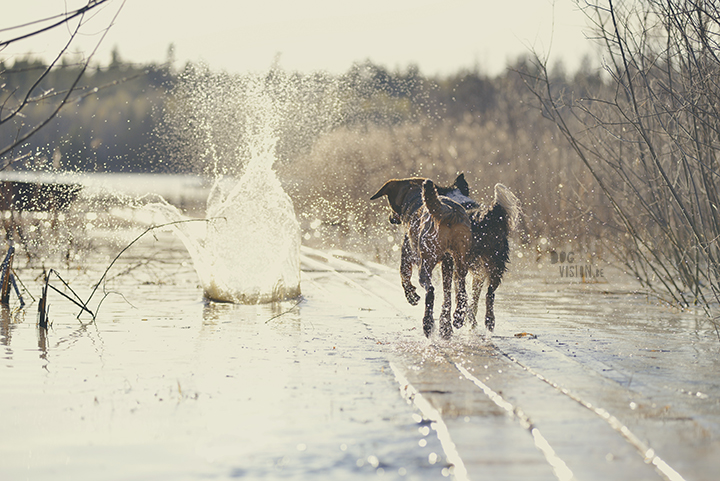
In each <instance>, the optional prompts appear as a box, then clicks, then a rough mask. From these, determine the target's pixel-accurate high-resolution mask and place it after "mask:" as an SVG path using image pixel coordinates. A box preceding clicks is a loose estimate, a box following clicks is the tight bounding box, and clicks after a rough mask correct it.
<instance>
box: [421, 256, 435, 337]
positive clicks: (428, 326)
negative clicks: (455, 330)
mask: <svg viewBox="0 0 720 481" xmlns="http://www.w3.org/2000/svg"><path fill="white" fill-rule="evenodd" d="M434 265H435V264H431V263H430V262H428V261H427V260H426V259H423V260H422V262H421V263H420V285H421V286H422V287H423V289H425V315H424V316H423V331H424V332H425V337H430V334H431V333H432V329H433V325H434V324H435V321H434V320H433V305H434V304H435V289H434V288H433V285H432V270H433V266H434Z"/></svg>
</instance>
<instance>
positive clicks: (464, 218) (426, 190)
mask: <svg viewBox="0 0 720 481" xmlns="http://www.w3.org/2000/svg"><path fill="white" fill-rule="evenodd" d="M422 199H423V204H425V207H426V208H427V210H428V212H429V213H430V216H431V217H432V218H433V219H434V220H435V222H438V223H442V224H448V225H453V224H463V223H464V224H468V225H469V223H470V219H469V217H468V215H467V213H466V212H465V209H464V208H463V207H462V206H461V205H460V204H458V203H457V202H455V201H454V200H452V199H449V198H443V200H440V196H439V195H438V193H437V189H436V188H435V184H434V183H433V181H432V180H430V179H427V180H426V181H425V182H423V188H422Z"/></svg>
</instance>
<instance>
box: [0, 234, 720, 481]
mask: <svg viewBox="0 0 720 481" xmlns="http://www.w3.org/2000/svg"><path fill="white" fill-rule="evenodd" d="M157 237H158V239H159V240H158V241H155V240H153V239H148V241H147V242H143V243H142V245H139V246H138V247H137V249H133V250H131V251H129V252H128V254H127V255H126V256H124V257H123V258H122V262H121V263H119V264H118V265H117V266H116V268H115V269H116V273H117V274H122V275H116V276H111V277H112V279H111V281H110V282H109V283H108V285H107V288H106V292H107V294H108V295H107V297H106V298H105V299H104V301H103V303H102V305H101V306H100V309H99V315H98V318H97V321H96V322H94V323H89V322H87V319H85V320H84V322H80V321H78V320H77V319H76V316H77V308H76V307H75V306H73V305H72V304H70V303H68V302H67V301H64V300H63V299H62V298H60V297H59V296H56V297H52V296H51V298H50V318H51V320H52V322H53V324H52V326H51V328H50V329H49V330H48V331H47V333H45V332H44V331H42V330H39V329H38V328H37V327H36V324H35V323H36V318H35V309H36V307H35V306H36V304H32V305H31V306H30V308H28V309H26V310H24V311H17V310H14V311H8V310H5V311H3V312H2V319H1V324H0V327H1V329H0V343H1V352H2V359H1V361H0V412H2V413H3V423H2V431H1V432H2V436H1V437H0V478H2V479H48V478H53V479H153V480H155V479H172V480H177V479H192V480H195V479H234V478H248V479H257V478H263V479H280V478H282V479H350V478H362V479H366V478H369V477H375V476H382V477H384V478H390V479H438V478H443V477H455V478H457V479H498V480H499V479H503V480H504V479H523V480H526V479H533V480H536V479H539V480H543V479H549V480H550V479H563V480H565V479H578V480H607V479H627V480H644V479H648V480H651V479H660V480H662V479H672V480H675V479H687V480H711V479H716V477H717V472H718V470H719V469H720V441H718V436H719V435H720V422H719V421H720V381H718V378H717V372H718V367H719V366H718V361H719V360H720V354H719V351H720V343H719V342H718V339H717V337H716V336H715V333H714V331H711V330H710V329H708V328H709V326H708V325H705V324H703V323H702V317H697V318H695V317H694V316H693V315H692V314H688V313H678V312H675V311H672V310H666V309H662V308H660V307H658V306H655V305H652V304H651V303H648V302H647V300H646V299H645V298H642V297H635V296H633V295H631V294H628V292H627V289H626V286H624V285H616V284H613V280H612V279H610V280H608V281H607V282H606V283H603V284H589V285H585V284H570V283H568V282H566V281H565V280H560V279H558V278H557V277H556V276H555V274H556V273H555V271H552V272H550V271H549V270H548V271H544V272H532V273H528V272H518V271H517V270H516V268H515V267H513V269H512V272H511V275H509V276H508V277H507V278H506V282H505V283H504V284H503V286H502V287H501V288H500V290H499V291H498V295H497V304H496V313H497V316H498V323H497V330H496V332H495V334H494V335H493V336H492V338H486V337H485V336H484V333H483V332H481V331H472V330H470V329H469V328H467V327H465V328H463V329H461V330H459V331H458V332H457V333H456V335H455V336H454V338H453V339H452V340H450V341H442V340H440V339H439V338H433V339H431V340H429V341H428V340H426V339H425V338H424V336H423V334H422V329H421V327H420V326H421V324H420V317H421V310H422V307H418V306H416V307H413V306H410V305H408V304H407V302H406V301H405V299H404V295H403V293H402V290H401V288H400V283H399V275H398V272H397V269H396V268H395V267H387V266H381V265H377V264H373V263H370V262H365V261H361V260H358V259H355V258H354V257H353V256H352V255H350V254H345V253H332V252H325V251H316V250H312V249H309V248H303V250H302V257H301V262H302V291H303V297H302V298H301V299H300V300H298V301H287V302H281V303H275V304H269V305H258V306H242V305H234V304H222V303H207V302H204V301H203V300H202V298H201V294H202V290H201V289H200V287H199V286H198V281H197V276H196V274H195V272H194V271H193V269H192V266H191V265H190V263H189V258H188V255H187V253H186V252H185V251H184V249H183V248H182V246H181V245H180V244H179V242H178V241H175V240H174V239H173V237H172V235H171V234H169V233H161V234H158V236H157ZM111 258H112V256H109V257H100V258H98V259H97V261H96V263H95V265H97V266H105V265H107V263H108V259H110V260H111ZM18 273H19V275H20V277H21V279H23V280H24V281H25V283H26V284H29V285H33V283H32V279H33V278H34V276H35V275H36V274H37V273H36V272H31V271H23V270H22V269H20V270H19V271H18ZM101 273H102V268H96V269H88V270H78V269H74V270H72V269H69V270H67V271H64V272H63V271H61V274H62V275H63V276H64V278H65V279H66V280H67V281H68V282H69V283H70V285H72V286H73V288H75V289H76V290H78V292H79V293H80V295H81V297H83V298H86V297H87V294H88V293H89V291H90V289H91V287H92V285H93V283H94V282H96V281H97V280H98V279H99V276H100V275H101ZM28 281H30V282H28ZM97 300H98V301H99V299H97ZM81 319H82V318H81Z"/></svg>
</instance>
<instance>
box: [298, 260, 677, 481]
mask: <svg viewBox="0 0 720 481" xmlns="http://www.w3.org/2000/svg"><path fill="white" fill-rule="evenodd" d="M307 252H308V253H310V254H312V255H314V256H320V257H321V258H323V259H324V260H325V261H326V262H327V264H326V265H325V266H324V267H325V268H326V269H328V270H329V271H331V272H332V273H333V275H335V276H337V277H338V278H340V279H342V280H343V281H344V282H346V283H349V284H351V285H353V286H354V287H356V288H358V289H360V290H362V291H363V292H364V293H366V294H368V295H371V296H373V297H375V298H377V299H380V300H382V301H383V302H384V303H385V304H387V305H388V306H389V307H391V308H392V309H393V310H396V311H399V309H398V307H397V305H395V304H394V303H392V302H391V301H389V300H388V299H386V298H385V297H383V296H381V295H379V294H377V293H376V292H373V291H371V290H369V289H367V288H365V287H363V286H362V285H360V284H359V283H358V282H356V281H354V280H353V279H351V278H350V277H349V276H347V275H345V274H343V273H342V272H340V271H339V270H338V269H336V268H335V267H332V265H333V264H334V265H336V266H344V267H345V268H349V272H359V273H362V274H365V275H368V276H372V277H373V279H374V280H378V281H379V282H381V283H382V284H383V285H386V286H388V287H390V288H392V289H393V290H395V291H398V292H399V291H400V288H399V287H398V286H397V285H396V284H394V283H391V282H389V281H388V280H387V279H385V278H384V277H382V276H381V275H379V274H377V273H376V272H373V271H372V270H371V269H368V268H367V267H365V266H364V265H362V264H360V263H359V261H358V264H355V263H350V262H348V261H344V260H341V259H338V258H337V257H335V256H333V255H328V254H326V253H324V252H321V251H315V250H308V251H307ZM316 262H317V261H316ZM378 267H382V268H383V269H382V270H385V267H384V266H378ZM390 270H391V269H389V268H387V270H386V272H388V271H390ZM400 312H402V311H400ZM403 315H404V313H403ZM498 341H499V342H498ZM499 344H505V346H503V347H501V346H500V345H499ZM491 345H492V347H493V349H495V350H496V351H497V352H498V353H499V354H501V355H502V356H504V357H505V358H506V359H508V360H509V361H510V362H511V363H513V364H514V365H516V366H518V367H519V368H520V369H522V370H524V371H527V372H528V373H529V374H531V375H532V376H534V377H535V378H537V379H538V380H540V381H542V382H543V383H545V384H547V385H549V386H550V387H552V388H553V389H554V390H555V391H557V392H558V393H559V394H561V395H563V396H565V397H567V398H568V399H570V400H572V401H574V402H575V403H577V404H578V405H579V406H581V407H583V408H585V409H586V410H588V411H589V412H591V413H593V414H595V415H597V416H598V417H599V418H600V419H601V420H602V421H604V422H605V423H606V424H607V425H608V426H610V428H612V430H614V431H615V432H617V433H618V434H619V435H620V436H621V437H622V438H623V439H624V440H625V441H626V442H627V443H628V444H629V445H630V446H632V447H633V449H635V450H636V451H637V452H638V453H639V454H640V456H641V457H642V458H643V461H644V462H645V463H646V464H649V465H652V466H654V468H655V470H656V472H657V473H658V474H659V475H660V476H661V477H662V478H664V479H666V480H669V481H685V478H684V477H683V476H682V475H681V474H680V473H678V472H677V471H676V470H675V469H673V468H672V467H671V466H670V465H669V464H668V463H667V462H665V461H664V460H663V459H662V458H661V457H660V456H659V455H657V454H656V453H655V450H654V449H653V448H652V447H651V446H650V445H649V444H647V443H645V442H643V441H642V440H641V439H640V438H639V437H638V436H637V435H635V434H634V433H633V432H632V431H631V430H630V429H629V428H628V427H627V426H626V425H625V424H624V423H622V422H621V421H620V420H619V419H618V418H617V417H615V416H614V415H612V414H611V413H610V412H608V411H607V410H606V409H604V408H602V407H599V406H595V405H593V404H592V403H591V402H590V401H588V400H586V399H584V398H583V397H582V396H580V395H579V394H578V393H576V392H573V391H572V390H570V389H568V388H566V387H563V386H561V385H560V384H559V383H557V382H555V381H553V380H552V379H550V378H548V377H547V376H545V375H543V374H541V373H540V372H538V371H537V370H535V369H532V368H531V367H530V366H528V365H526V364H524V363H523V362H522V361H521V360H519V359H518V358H517V357H516V356H514V355H513V354H512V348H511V346H510V345H509V344H508V343H504V342H502V341H501V340H500V339H498V338H496V339H495V340H494V341H493V340H491ZM547 347H549V346H547ZM550 349H552V348H550ZM553 351H554V352H555V353H556V354H557V355H559V356H561V357H562V359H563V360H564V361H566V362H568V361H569V362H573V360H572V359H570V358H569V357H568V356H566V355H564V354H562V353H561V352H558V351H556V350H554V349H553ZM542 354H546V352H545V351H543V352H542ZM448 361H449V362H450V363H452V364H453V365H454V366H455V368H456V369H457V370H458V371H459V372H460V373H461V374H462V375H463V376H464V377H465V378H466V379H467V380H468V381H470V382H472V383H473V384H474V385H475V386H477V387H478V388H479V389H480V390H481V391H482V392H483V393H484V394H485V396H487V397H488V398H489V399H490V400H491V401H493V402H494V403H495V404H496V405H497V406H498V407H500V408H502V409H504V410H505V411H506V412H508V413H509V414H512V415H513V416H514V417H515V418H516V419H518V421H519V422H520V424H521V426H522V427H523V428H525V429H527V430H528V432H529V433H530V434H531V435H532V437H533V441H534V442H535V446H536V447H537V448H538V449H539V450H540V451H541V452H542V453H543V455H544V456H545V459H546V460H547V462H548V464H549V465H550V466H551V467H552V469H553V472H554V473H555V475H556V476H557V477H558V479H561V480H571V479H574V475H573V473H572V471H571V470H570V468H569V467H568V466H567V464H566V463H565V462H564V461H563V460H562V459H561V458H560V457H558V456H557V454H556V453H555V450H554V449H553V448H552V446H551V445H550V443H549V442H548V441H547V440H546V439H545V437H544V436H543V435H542V433H541V432H540V430H539V429H538V428H537V427H535V426H534V424H533V422H532V420H531V419H530V418H529V417H528V416H527V415H526V414H525V413H524V412H523V411H522V410H521V409H520V408H519V407H516V406H513V405H512V403H510V402H508V401H507V400H505V399H504V398H503V397H502V396H501V395H500V394H499V393H497V392H495V391H494V390H492V389H491V388H490V387H489V386H487V385H486V384H485V383H483V382H482V381H480V380H479V379H478V378H477V377H475V376H474V375H473V374H471V373H470V372H469V371H468V370H467V369H466V368H465V367H463V366H462V365H461V364H460V363H458V362H456V361H453V360H451V359H448ZM574 362H575V363H576V364H578V366H579V367H580V368H581V369H582V370H588V369H590V370H591V368H588V367H587V366H584V365H583V364H582V363H580V362H578V361H574ZM392 367H393V371H394V372H395V373H396V379H398V382H401V381H400V379H403V381H402V382H407V379H405V378H404V377H403V378H399V377H398V375H397V373H398V371H397V367H396V366H392ZM593 372H594V371H593ZM401 384H402V383H401ZM406 385H407V386H411V384H410V383H409V382H407V384H406ZM401 389H402V385H401ZM411 389H415V388H413V387H412V386H411ZM418 394H419V393H418ZM414 397H417V396H414ZM418 399H423V401H420V403H421V404H423V403H425V402H427V401H426V400H424V398H422V396H420V397H419V398H418ZM416 406H417V407H418V409H420V410H421V411H423V408H421V407H420V406H418V405H417V404H416ZM433 409H434V408H433ZM435 412H436V413H437V416H440V415H439V412H437V410H435ZM423 414H425V412H424V411H423ZM431 414H432V415H433V416H435V413H431ZM443 425H444V423H443ZM447 437H448V441H446V442H448V443H450V444H448V446H449V449H450V452H451V454H450V456H448V459H450V457H452V456H454V455H455V454H454V453H457V450H456V449H455V445H454V443H452V441H451V440H450V433H449V431H448V432H447ZM441 443H442V440H441ZM443 447H444V448H445V444H443ZM446 455H448V452H447V451H446ZM457 456H458V457H459V454H458V455H457ZM460 462H461V461H460ZM460 472H461V473H462V472H464V473H465V475H467V474H466V473H467V471H466V470H465V469H464V467H463V469H462V470H460Z"/></svg>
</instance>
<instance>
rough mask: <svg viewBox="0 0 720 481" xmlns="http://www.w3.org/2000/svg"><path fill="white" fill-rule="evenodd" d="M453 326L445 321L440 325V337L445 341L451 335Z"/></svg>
mask: <svg viewBox="0 0 720 481" xmlns="http://www.w3.org/2000/svg"><path fill="white" fill-rule="evenodd" d="M452 333H453V328H452V325H451V324H450V322H447V323H446V324H441V325H440V337H442V338H443V339H445V340H446V341H447V340H448V339H450V338H451V337H452Z"/></svg>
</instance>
